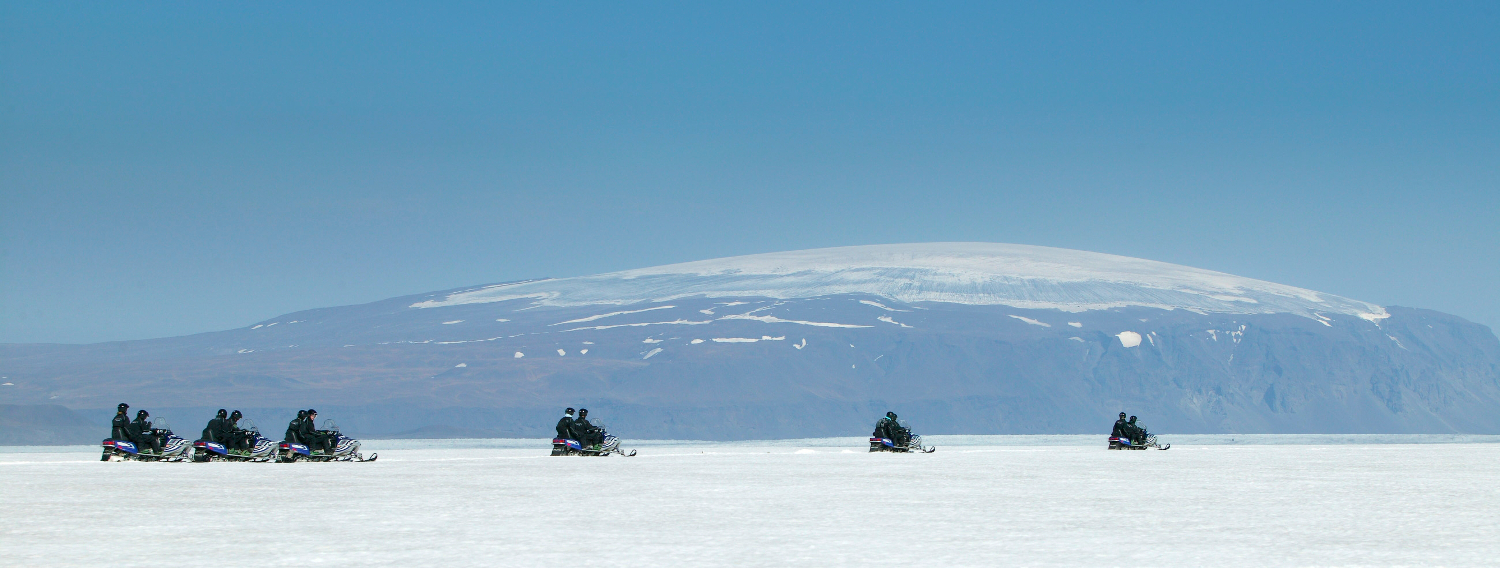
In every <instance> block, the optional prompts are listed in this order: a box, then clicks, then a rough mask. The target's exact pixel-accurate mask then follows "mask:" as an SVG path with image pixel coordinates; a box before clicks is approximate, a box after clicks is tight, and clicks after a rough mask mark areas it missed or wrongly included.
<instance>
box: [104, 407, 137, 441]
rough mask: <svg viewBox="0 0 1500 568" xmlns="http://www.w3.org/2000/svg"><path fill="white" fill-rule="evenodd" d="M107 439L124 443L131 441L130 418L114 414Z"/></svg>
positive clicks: (122, 414)
mask: <svg viewBox="0 0 1500 568" xmlns="http://www.w3.org/2000/svg"><path fill="white" fill-rule="evenodd" d="M109 439H111V440H123V441H126V442H129V441H131V439H132V438H131V437H130V417H129V416H126V415H125V413H124V412H120V413H117V414H115V419H114V420H111V421H110V423H109Z"/></svg>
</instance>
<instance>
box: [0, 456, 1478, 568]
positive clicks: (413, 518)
mask: <svg viewBox="0 0 1500 568" xmlns="http://www.w3.org/2000/svg"><path fill="white" fill-rule="evenodd" d="M1163 438H1168V439H1169V440H1168V441H1172V442H1174V443H1175V444H1176V445H1174V446H1173V448H1172V449H1171V450H1170V451H1165V452H1161V451H1147V452H1111V451H1107V450H1105V449H1104V448H1103V441H1104V440H1103V437H1102V436H1087V437H1076V436H984V437H979V436H974V437H957V436H953V437H947V436H933V437H931V438H930V439H929V442H932V443H936V444H937V445H938V446H939V448H938V451H937V453H934V454H930V455H892V454H869V453H867V452H866V451H865V450H866V446H865V442H864V440H863V439H862V438H839V439H819V440H787V441H775V442H742V443H666V442H654V443H641V444H631V443H629V442H627V443H626V444H625V446H626V447H637V448H639V449H640V454H639V455H638V456H636V457H634V458H623V457H620V456H612V457H609V458H602V459H599V458H593V459H588V458H553V457H549V456H547V451H548V445H547V443H546V442H545V441H539V440H454V441H384V442H380V441H376V442H367V443H366V444H365V447H366V451H367V452H368V451H371V450H374V451H379V452H380V460H379V461H378V462H375V463H363V464H359V463H346V464H242V463H215V464H147V463H102V462H99V461H98V459H99V458H98V451H97V450H96V449H95V448H84V447H66V448H0V519H3V522H0V565H3V566H98V565H105V564H108V565H113V566H199V565H215V566H275V565H294V564H295V565H320V566H328V565H333V566H340V565H343V566H564V565H569V566H786V565H794V566H869V565H875V564H880V565H884V566H1006V565H1026V566H1397V565H1422V566H1425V565H1433V566H1500V443H1494V441H1495V439H1494V438H1493V437H1486V438H1482V439H1481V438H1451V437H1450V438H1443V439H1439V438H1432V437H1427V438H1424V437H1411V436H1405V437H1399V438H1387V437H1364V438H1361V437H1348V436H1322V437H1319V436H1301V437H1295V438H1287V437H1281V438H1274V437H1265V436H1259V437H1257V436H1250V437H1246V436H1237V437H1230V436H1219V437H1213V436H1192V437H1188V436H1180V437H1176V438H1177V439H1175V440H1171V439H1170V438H1173V437H1172V436H1163ZM1231 440H1232V441H1233V443H1230V442H1231ZM1371 440H1398V441H1407V442H1413V441H1426V442H1432V441H1446V442H1450V443H1401V444H1372V443H1349V442H1351V441H1353V442H1368V441H1371ZM1476 440H1478V441H1480V442H1483V443H1473V442H1475V441H1476ZM1247 441H1248V442H1250V443H1248V444H1246V443H1245V442H1247ZM1269 441H1279V442H1295V443H1291V444H1286V443H1282V444H1267V443H1265V442H1269Z"/></svg>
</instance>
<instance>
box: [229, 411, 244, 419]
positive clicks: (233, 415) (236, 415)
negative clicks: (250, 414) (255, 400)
mask: <svg viewBox="0 0 1500 568" xmlns="http://www.w3.org/2000/svg"><path fill="white" fill-rule="evenodd" d="M243 416H245V415H244V414H240V411H238V410H236V411H234V412H231V413H229V419H230V420H239V419H240V418H241V417H243Z"/></svg>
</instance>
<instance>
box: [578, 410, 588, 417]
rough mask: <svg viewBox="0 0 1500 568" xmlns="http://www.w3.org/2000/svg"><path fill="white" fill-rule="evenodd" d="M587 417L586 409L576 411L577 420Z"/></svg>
mask: <svg viewBox="0 0 1500 568" xmlns="http://www.w3.org/2000/svg"><path fill="white" fill-rule="evenodd" d="M588 415H589V409H587V408H580V409H578V417H579V418H583V417H585V416H588Z"/></svg>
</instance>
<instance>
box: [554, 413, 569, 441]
mask: <svg viewBox="0 0 1500 568" xmlns="http://www.w3.org/2000/svg"><path fill="white" fill-rule="evenodd" d="M557 437H558V438H562V439H564V440H566V439H569V438H572V437H573V409H571V408H569V409H567V410H564V411H563V417H562V418H560V419H558V421H557Z"/></svg>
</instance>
